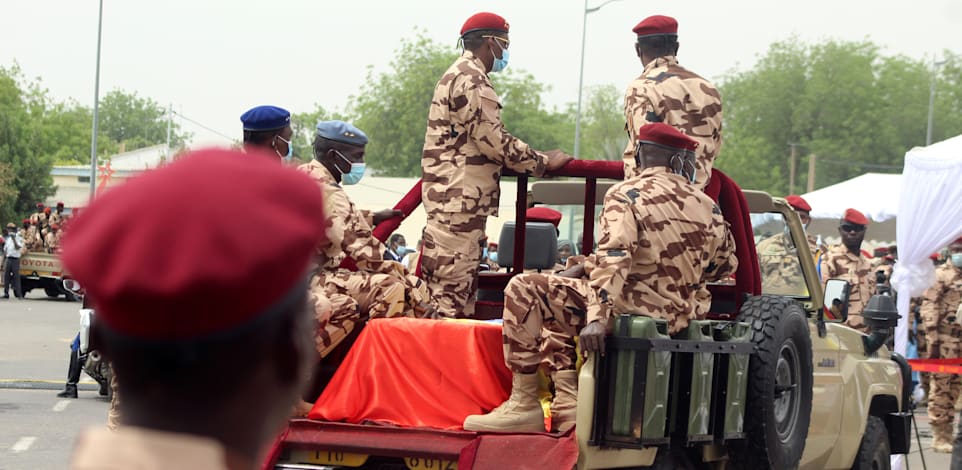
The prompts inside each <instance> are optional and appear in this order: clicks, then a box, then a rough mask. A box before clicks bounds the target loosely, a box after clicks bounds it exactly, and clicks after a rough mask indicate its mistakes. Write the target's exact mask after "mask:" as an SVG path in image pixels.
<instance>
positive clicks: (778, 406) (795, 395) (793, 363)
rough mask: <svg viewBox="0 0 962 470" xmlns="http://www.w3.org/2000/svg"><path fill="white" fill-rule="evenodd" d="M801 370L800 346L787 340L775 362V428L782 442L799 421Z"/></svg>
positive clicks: (786, 439) (793, 430)
mask: <svg viewBox="0 0 962 470" xmlns="http://www.w3.org/2000/svg"><path fill="white" fill-rule="evenodd" d="M800 370H801V368H800V364H799V359H798V348H796V347H795V342H794V341H791V340H789V341H786V342H785V344H783V345H782V347H781V349H780V350H779V351H778V362H777V363H776V364H775V430H776V431H777V432H778V438H779V439H780V440H781V441H782V442H787V441H788V438H789V437H790V436H791V435H792V434H794V432H795V424H796V423H797V422H798V411H799V407H800V403H799V387H800V386H801V384H800V382H801V372H800Z"/></svg>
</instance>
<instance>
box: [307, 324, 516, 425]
mask: <svg viewBox="0 0 962 470" xmlns="http://www.w3.org/2000/svg"><path fill="white" fill-rule="evenodd" d="M510 392H511V373H510V371H508V369H507V367H506V366H505V364H504V353H503V352H502V339H501V326H500V325H497V324H491V323H484V322H478V321H469V320H426V319H415V318H385V319H376V320H371V321H370V322H368V324H367V326H366V327H365V328H364V331H362V332H361V334H360V336H359V337H358V339H357V342H356V343H355V344H354V347H353V348H352V349H351V352H350V353H349V354H348V356H347V358H346V359H345V360H344V363H343V364H341V366H340V368H339V369H338V370H337V372H336V373H335V375H334V377H333V379H332V380H331V382H330V383H329V384H328V386H327V388H326V389H325V390H324V393H323V394H321V396H320V397H319V398H318V399H317V402H316V403H315V404H314V408H313V409H312V410H311V412H310V414H309V415H308V417H309V418H311V419H319V420H325V421H342V422H347V423H355V424H357V423H362V422H364V421H376V422H380V423H385V424H394V425H398V426H416V427H433V428H441V429H461V424H462V423H463V422H464V418H465V417H467V416H468V415H472V414H478V413H486V412H488V411H490V410H491V409H493V408H494V407H496V406H498V405H500V404H501V403H502V402H503V401H504V400H506V399H507V398H508V395H509V394H510Z"/></svg>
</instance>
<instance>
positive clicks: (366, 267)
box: [297, 160, 424, 304]
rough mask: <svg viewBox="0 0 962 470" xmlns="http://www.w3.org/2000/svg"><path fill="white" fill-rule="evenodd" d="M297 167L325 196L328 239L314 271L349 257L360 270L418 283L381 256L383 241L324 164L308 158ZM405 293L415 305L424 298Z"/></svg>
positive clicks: (318, 253)
mask: <svg viewBox="0 0 962 470" xmlns="http://www.w3.org/2000/svg"><path fill="white" fill-rule="evenodd" d="M297 170H298V171H300V172H303V173H306V174H307V175H308V176H310V177H311V179H313V180H314V181H317V183H318V184H319V185H320V186H321V193H322V195H323V197H324V210H325V214H324V215H323V216H322V220H323V221H324V222H323V223H324V224H325V227H326V235H327V241H326V242H325V243H324V244H322V245H320V246H318V247H317V250H316V251H315V256H314V264H315V267H316V269H317V270H319V271H336V270H337V269H339V268H340V266H341V262H342V261H344V258H346V257H350V258H351V259H353V260H354V262H355V264H357V269H358V270H360V271H367V272H375V273H383V274H389V275H392V276H394V277H395V278H397V279H399V280H401V281H403V282H404V283H405V286H406V287H408V288H413V287H415V286H416V285H418V284H420V281H419V280H417V279H416V278H414V276H409V275H408V273H407V271H406V270H405V268H404V266H403V265H402V264H401V263H398V262H397V261H388V260H385V259H383V258H382V253H384V250H385V247H384V244H383V243H381V242H380V241H379V240H378V239H377V238H374V236H373V234H372V229H371V225H370V224H369V223H368V222H367V220H366V219H365V214H363V213H362V212H361V211H360V210H358V209H357V207H356V206H355V205H354V203H353V202H351V199H350V198H348V197H347V193H346V192H344V188H341V185H339V184H337V180H335V179H334V176H333V175H331V172H330V171H328V170H327V168H325V167H324V165H321V163H320V162H318V161H317V160H311V161H310V163H305V164H302V165H300V166H298V167H297ZM408 294H409V297H408V298H409V300H410V301H412V302H414V303H415V304H416V303H420V302H421V301H423V300H424V299H423V298H421V297H422V296H417V297H412V291H410V290H409V291H408Z"/></svg>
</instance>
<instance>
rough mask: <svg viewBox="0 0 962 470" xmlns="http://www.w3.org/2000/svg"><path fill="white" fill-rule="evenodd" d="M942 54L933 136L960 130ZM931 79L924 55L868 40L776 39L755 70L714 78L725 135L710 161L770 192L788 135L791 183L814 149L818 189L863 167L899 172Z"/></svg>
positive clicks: (803, 176) (784, 162)
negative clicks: (889, 50) (890, 50)
mask: <svg viewBox="0 0 962 470" xmlns="http://www.w3.org/2000/svg"><path fill="white" fill-rule="evenodd" d="M946 58H947V63H946V65H945V66H944V67H943V68H942V69H941V71H940V73H939V76H938V77H937V79H938V84H937V88H938V89H939V90H941V91H940V93H939V97H940V99H939V100H938V101H937V103H936V106H935V123H936V125H935V127H934V130H935V132H934V139H933V141H936V142H937V141H939V140H942V139H945V138H948V137H951V136H954V135H958V134H959V133H960V132H962V117H960V113H959V110H960V109H962V99H960V95H962V87H960V83H959V79H958V70H959V64H960V62H959V57H958V56H955V55H952V54H950V53H946ZM953 71H954V72H955V74H954V75H952V73H953ZM931 78H932V71H931V68H930V66H929V65H927V64H926V63H925V62H923V61H921V60H912V59H909V58H906V57H902V56H885V55H883V54H882V52H881V51H880V49H879V48H878V46H876V45H875V44H873V43H871V42H868V41H860V42H842V41H834V40H828V41H824V42H822V43H818V44H814V45H807V44H803V43H800V42H799V41H798V40H797V39H794V38H793V39H789V40H786V41H782V42H777V43H775V44H773V45H772V46H771V47H770V48H769V50H768V52H767V53H766V54H765V56H763V57H762V58H761V59H760V60H759V62H758V64H757V65H756V66H755V67H754V68H753V69H751V70H747V71H743V72H733V73H730V74H729V75H728V76H726V77H725V78H724V79H723V80H722V84H721V87H720V88H721V92H722V97H723V100H724V113H725V117H724V119H725V121H724V139H725V141H724V145H723V146H722V150H721V153H720V155H719V157H718V160H717V161H716V165H717V166H718V167H719V168H720V169H722V170H725V171H726V172H728V173H729V175H730V176H732V177H733V178H735V180H736V181H738V182H739V183H740V184H741V185H742V186H744V187H747V188H753V189H762V190H767V191H770V192H772V193H773V194H785V193H787V192H788V190H789V160H790V159H789V155H790V148H791V144H795V145H796V149H797V151H798V160H797V161H798V166H797V171H796V179H795V188H796V192H803V191H802V188H805V186H806V185H807V179H808V175H807V171H806V170H807V168H808V159H809V157H808V156H809V155H813V154H814V155H817V158H816V172H815V181H814V183H815V184H814V187H816V188H818V187H823V186H827V185H830V184H834V183H837V182H840V181H843V180H846V179H849V178H852V177H855V176H858V175H860V174H862V173H865V172H869V171H877V172H889V173H893V172H899V171H901V165H902V162H903V158H904V155H905V152H906V151H907V150H909V149H911V148H912V147H915V146H919V145H925V130H926V122H927V114H928V96H929V86H930V80H931Z"/></svg>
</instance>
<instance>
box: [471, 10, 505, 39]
mask: <svg viewBox="0 0 962 470" xmlns="http://www.w3.org/2000/svg"><path fill="white" fill-rule="evenodd" d="M478 30H494V31H501V32H503V33H507V32H508V21H507V20H505V19H504V17H502V16H500V15H495V14H494V13H488V12H486V11H483V12H481V13H475V14H474V15H473V16H471V17H470V18H468V20H467V21H465V22H464V26H461V35H462V36H464V35H465V34H468V33H470V32H471V31H478Z"/></svg>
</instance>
